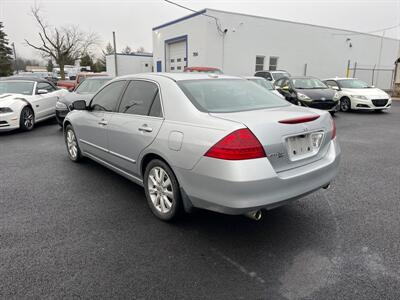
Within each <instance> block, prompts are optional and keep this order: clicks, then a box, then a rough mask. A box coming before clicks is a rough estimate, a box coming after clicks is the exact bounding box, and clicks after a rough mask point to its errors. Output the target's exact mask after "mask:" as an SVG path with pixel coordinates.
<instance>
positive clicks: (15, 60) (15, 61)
mask: <svg viewBox="0 0 400 300" xmlns="http://www.w3.org/2000/svg"><path fill="white" fill-rule="evenodd" d="M11 46H12V47H13V51H14V69H15V71H17V74H18V66H17V52H15V44H14V43H12V44H11Z"/></svg>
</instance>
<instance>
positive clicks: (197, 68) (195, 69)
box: [185, 67, 219, 71]
mask: <svg viewBox="0 0 400 300" xmlns="http://www.w3.org/2000/svg"><path fill="white" fill-rule="evenodd" d="M185 70H193V71H214V70H219V69H218V68H215V67H186V68H185Z"/></svg>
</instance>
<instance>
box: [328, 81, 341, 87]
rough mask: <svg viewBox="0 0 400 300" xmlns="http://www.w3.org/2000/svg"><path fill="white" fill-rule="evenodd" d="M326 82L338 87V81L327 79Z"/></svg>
mask: <svg viewBox="0 0 400 300" xmlns="http://www.w3.org/2000/svg"><path fill="white" fill-rule="evenodd" d="M325 83H326V84H327V85H328V86H330V87H338V85H337V83H336V81H334V80H327V81H325Z"/></svg>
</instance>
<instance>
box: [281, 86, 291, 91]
mask: <svg viewBox="0 0 400 300" xmlns="http://www.w3.org/2000/svg"><path fill="white" fill-rule="evenodd" d="M281 89H282V90H284V91H288V90H289V86H288V85H285V86H283V87H281Z"/></svg>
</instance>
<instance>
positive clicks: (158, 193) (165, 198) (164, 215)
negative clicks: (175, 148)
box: [144, 159, 182, 221]
mask: <svg viewBox="0 0 400 300" xmlns="http://www.w3.org/2000/svg"><path fill="white" fill-rule="evenodd" d="M144 189H145V193H146V198H147V202H148V205H149V207H150V209H151V211H152V213H153V214H154V215H155V216H156V217H157V218H159V219H161V220H163V221H172V220H174V219H176V218H177V217H178V216H179V215H180V214H181V213H182V198H181V193H180V188H179V183H178V180H177V179H176V176H175V174H174V172H173V171H172V170H171V168H170V167H169V166H168V165H167V164H166V163H165V162H164V161H162V160H159V159H154V160H152V161H150V162H149V163H148V164H147V166H146V170H145V172H144Z"/></svg>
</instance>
